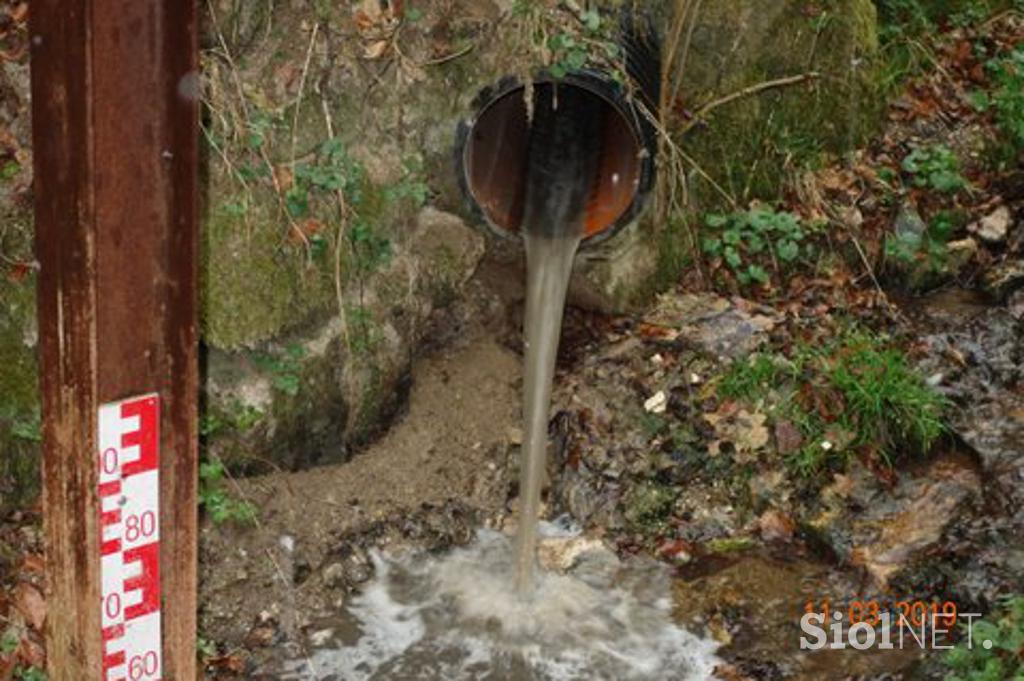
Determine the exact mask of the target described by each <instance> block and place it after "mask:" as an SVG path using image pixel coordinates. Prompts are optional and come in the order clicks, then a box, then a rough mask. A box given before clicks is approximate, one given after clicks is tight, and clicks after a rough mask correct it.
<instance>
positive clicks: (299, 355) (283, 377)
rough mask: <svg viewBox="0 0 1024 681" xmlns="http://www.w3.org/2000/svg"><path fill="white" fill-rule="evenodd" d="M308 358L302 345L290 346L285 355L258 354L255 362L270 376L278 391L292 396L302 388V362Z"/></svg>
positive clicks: (254, 358) (254, 359)
mask: <svg viewBox="0 0 1024 681" xmlns="http://www.w3.org/2000/svg"><path fill="white" fill-rule="evenodd" d="M305 356H306V349H305V348H304V347H302V346H301V345H289V346H288V347H287V348H285V351H284V353H279V354H275V355H270V354H258V355H255V356H253V362H254V363H255V364H256V366H257V367H259V368H260V369H261V370H262V371H266V372H267V373H269V374H270V377H271V384H272V385H273V386H274V388H276V389H277V390H280V391H281V392H283V393H285V394H287V395H291V396H292V397H294V396H296V395H298V394H299V390H300V389H301V387H302V376H301V375H302V364H301V360H302V359H303V358H304V357H305Z"/></svg>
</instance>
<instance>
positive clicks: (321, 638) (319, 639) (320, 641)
mask: <svg viewBox="0 0 1024 681" xmlns="http://www.w3.org/2000/svg"><path fill="white" fill-rule="evenodd" d="M332 638H334V629H321V630H320V631H314V632H313V633H312V634H310V635H309V643H310V645H312V646H313V647H314V648H323V647H324V646H326V645H327V644H328V642H330V640H331V639H332Z"/></svg>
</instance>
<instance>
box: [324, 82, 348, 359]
mask: <svg viewBox="0 0 1024 681" xmlns="http://www.w3.org/2000/svg"><path fill="white" fill-rule="evenodd" d="M317 89H318V91H319V95H320V107H321V108H322V109H323V113H324V124H325V125H326V126H327V137H328V139H334V119H333V118H332V117H331V108H330V107H329V106H328V105H327V98H326V97H324V93H323V90H321V89H320V88H319V87H318V88H317ZM335 197H336V198H337V200H338V234H337V236H336V237H335V242H334V295H335V296H336V297H337V303H338V317H339V318H340V319H341V332H342V335H344V337H345V346H346V347H347V348H348V349H349V350H350V351H351V350H352V338H351V336H350V335H349V329H348V313H347V312H346V311H345V285H344V283H343V281H342V278H341V245H342V244H343V243H344V242H345V223H346V222H347V220H348V212H349V210H348V204H347V202H346V201H345V192H344V190H343V189H338V190H337V191H336V192H335Z"/></svg>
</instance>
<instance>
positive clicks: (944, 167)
mask: <svg viewBox="0 0 1024 681" xmlns="http://www.w3.org/2000/svg"><path fill="white" fill-rule="evenodd" d="M903 170H904V171H906V172H907V173H909V174H910V175H911V177H912V181H913V184H914V186H915V187H919V188H921V189H932V190H934V191H936V192H939V193H942V194H955V193H956V192H959V191H962V190H964V189H966V188H967V186H968V183H967V178H965V177H964V176H963V173H962V172H961V170H960V160H959V159H958V158H957V157H956V154H954V153H953V150H952V149H950V148H949V147H947V146H945V145H942V144H936V145H932V146H927V147H917V148H916V149H914V150H913V151H912V152H910V154H909V155H908V156H907V157H906V158H905V159H903Z"/></svg>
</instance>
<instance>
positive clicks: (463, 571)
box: [274, 523, 720, 681]
mask: <svg viewBox="0 0 1024 681" xmlns="http://www.w3.org/2000/svg"><path fill="white" fill-rule="evenodd" d="M577 532H578V529H576V528H573V527H571V526H569V525H568V524H565V523H541V524H540V525H539V532H538V534H539V536H540V537H541V538H542V540H543V539H544V538H546V537H561V538H564V537H567V536H571V535H574V534H576V533H577ZM514 555H515V549H514V545H513V542H512V541H511V539H510V537H508V536H506V535H504V534H501V533H498V532H493V531H480V532H479V533H478V535H477V538H476V540H475V541H474V542H473V544H471V545H470V546H468V547H466V548H463V549H458V550H455V551H453V552H450V553H447V554H444V555H441V556H430V557H425V556H423V555H415V554H411V555H402V556H394V555H392V556H383V555H379V554H378V555H374V556H373V560H374V564H375V568H376V577H375V579H374V581H373V582H372V583H371V584H370V585H369V586H368V587H367V588H366V589H365V590H363V592H362V593H360V594H359V595H358V596H356V597H355V598H354V599H353V600H352V602H350V603H349V604H348V605H347V606H346V609H345V613H344V614H343V615H342V616H341V617H338V618H332V619H331V620H329V621H325V622H320V623H317V624H318V626H320V627H323V628H325V629H322V630H326V631H329V632H330V637H329V638H330V640H329V641H328V642H326V643H321V647H320V648H317V649H314V650H313V651H312V653H311V654H310V656H309V657H308V658H307V659H305V660H301V661H295V662H292V663H290V664H289V665H287V667H286V668H285V669H284V670H279V671H277V672H276V673H275V674H274V676H275V678H281V679H285V680H295V679H319V680H321V681H351V680H354V679H365V680H368V681H370V680H372V681H378V680H380V681H383V680H385V679H387V680H388V681H404V680H406V679H409V680H411V679H430V680H437V679H445V681H471V680H482V681H531V680H539V679H544V680H550V681H563V680H564V681H568V680H574V679H580V680H583V679H587V680H591V679H609V680H611V679H615V680H620V679H622V680H626V679H638V680H640V679H644V680H650V679H666V680H668V679H671V680H685V681H689V680H691V679H692V680H697V679H702V680H703V679H708V678H711V675H712V671H713V669H714V667H715V666H716V665H717V664H719V663H720V660H718V658H717V657H716V656H715V648H716V644H715V643H713V642H711V641H707V640H704V639H701V638H699V637H697V636H695V635H693V634H691V633H689V632H688V631H687V630H686V629H684V628H683V627H680V626H678V625H677V624H675V623H674V622H673V619H672V614H673V604H672V601H671V588H670V586H671V585H670V575H669V572H668V570H667V569H666V568H665V567H664V566H662V565H659V564H657V563H655V562H654V561H639V560H637V561H630V562H628V563H623V562H620V561H619V559H618V558H617V557H616V556H615V555H614V553H612V552H610V551H608V550H605V549H591V550H590V551H588V552H585V553H583V554H582V555H581V556H580V557H579V558H578V559H577V562H576V565H575V567H573V569H572V570H571V572H569V573H568V574H560V573H557V572H551V571H540V572H538V573H537V574H536V575H535V581H534V584H533V589H534V594H535V597H534V598H531V599H528V600H527V599H523V598H521V596H520V594H519V593H518V591H517V589H516V588H515V585H514V580H513V577H514V573H515V561H514V560H513V557H514Z"/></svg>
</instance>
